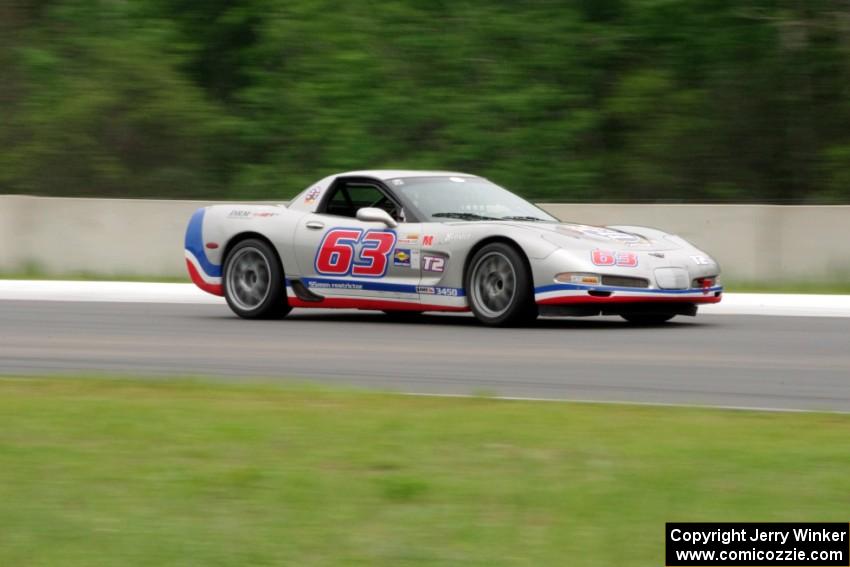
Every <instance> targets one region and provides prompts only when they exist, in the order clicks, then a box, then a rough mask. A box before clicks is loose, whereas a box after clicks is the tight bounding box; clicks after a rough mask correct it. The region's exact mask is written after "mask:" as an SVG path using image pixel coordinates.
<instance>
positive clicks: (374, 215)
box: [357, 207, 398, 228]
mask: <svg viewBox="0 0 850 567" xmlns="http://www.w3.org/2000/svg"><path fill="white" fill-rule="evenodd" d="M357 220H359V221H363V222H382V223H384V224H385V225H387V226H388V227H390V228H395V227H397V226H398V223H397V222H396V221H395V219H394V218H392V217H391V216H390V214H389V213H388V212H387V211H385V210H384V209H378V208H375V207H363V208H362V209H357Z"/></svg>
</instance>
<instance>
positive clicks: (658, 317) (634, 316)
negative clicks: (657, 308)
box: [620, 313, 676, 326]
mask: <svg viewBox="0 0 850 567" xmlns="http://www.w3.org/2000/svg"><path fill="white" fill-rule="evenodd" d="M675 316H676V314H675V313H630V314H628V315H620V317H622V318H623V319H625V320H626V321H628V322H629V323H631V324H632V325H647V326H649V325H663V324H664V323H666V322H667V321H669V320H670V319H672V318H673V317H675Z"/></svg>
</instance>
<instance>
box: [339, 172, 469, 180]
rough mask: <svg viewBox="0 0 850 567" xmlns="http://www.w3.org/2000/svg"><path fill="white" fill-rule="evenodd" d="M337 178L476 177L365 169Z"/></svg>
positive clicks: (466, 174) (458, 173)
mask: <svg viewBox="0 0 850 567" xmlns="http://www.w3.org/2000/svg"><path fill="white" fill-rule="evenodd" d="M337 176H338V177H349V176H350V177H372V178H374V179H380V180H381V181H388V180H390V179H398V178H399V177H450V176H463V177H478V176H477V175H472V174H471V173H460V172H458V171H421V170H413V169H367V170H362V171H346V172H345V173H339V174H337Z"/></svg>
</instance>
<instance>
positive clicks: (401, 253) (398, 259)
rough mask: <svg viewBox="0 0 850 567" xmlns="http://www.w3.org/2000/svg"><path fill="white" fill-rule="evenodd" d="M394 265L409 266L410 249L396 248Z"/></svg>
mask: <svg viewBox="0 0 850 567" xmlns="http://www.w3.org/2000/svg"><path fill="white" fill-rule="evenodd" d="M393 266H400V267H402V268H409V267H410V250H409V249H406V248H396V250H395V252H393Z"/></svg>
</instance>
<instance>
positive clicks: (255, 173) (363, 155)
mask: <svg viewBox="0 0 850 567" xmlns="http://www.w3.org/2000/svg"><path fill="white" fill-rule="evenodd" d="M6 4H7V5H4V7H2V8H0V22H2V23H0V77H2V83H0V191H3V192H8V193H34V194H45V195H116V196H134V197H135V196H138V197H143V196H147V197H152V196H168V197H175V198H186V197H225V196H228V197H234V198H236V197H238V198H286V197H288V196H291V195H293V194H294V193H296V192H297V191H299V190H300V189H302V188H303V187H304V186H306V185H307V184H308V183H310V182H311V181H313V180H315V179H316V178H318V177H321V176H323V175H326V174H328V173H331V172H335V171H341V170H347V169H362V168H377V167H403V168H437V169H459V170H465V171H470V172H475V173H480V174H482V175H486V176H488V177H490V178H491V179H493V180H494V181H496V182H499V183H501V184H503V185H506V186H508V187H510V188H512V189H514V190H517V191H519V192H521V193H523V194H525V195H527V196H529V197H533V198H535V199H540V200H552V201H554V200H567V201H569V200H609V201H611V200H617V201H636V200H637V201H744V202H749V201H762V202H780V203H781V202H848V201H850V184H848V179H850V159H848V155H850V151H848V148H850V128H848V125H850V99H848V97H847V96H846V92H847V89H848V87H850V28H848V26H847V25H846V14H845V13H844V11H843V10H841V9H837V8H836V6H835V3H834V2H832V1H827V0H812V1H810V2H805V3H799V2H791V1H788V0H742V1H738V2H731V1H719V0H604V1H603V0H592V1H590V0H580V1H576V2H571V3H562V2H550V1H544V0H534V1H528V2H522V3H516V2H507V1H493V0H490V1H486V2H485V1H483V0H462V1H452V2H448V1H432V2H416V1H413V0H392V1H391V0H384V1H376V0H373V1H369V2H346V3H339V2H329V1H327V0H241V1H238V2H232V1H228V0H208V1H204V2H200V1H195V0H136V1H134V2H98V3H95V2H92V1H91V0H11V1H10V2H8V3H6Z"/></svg>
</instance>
